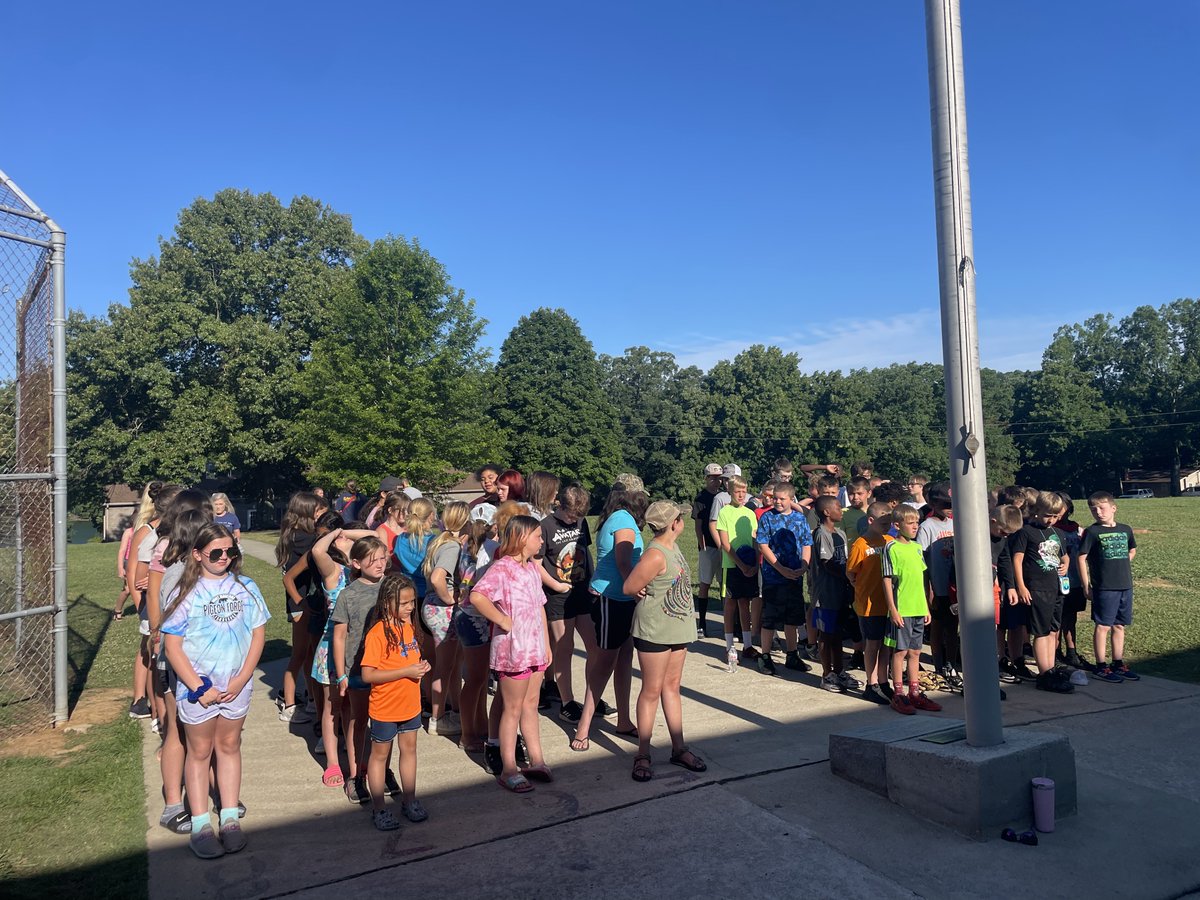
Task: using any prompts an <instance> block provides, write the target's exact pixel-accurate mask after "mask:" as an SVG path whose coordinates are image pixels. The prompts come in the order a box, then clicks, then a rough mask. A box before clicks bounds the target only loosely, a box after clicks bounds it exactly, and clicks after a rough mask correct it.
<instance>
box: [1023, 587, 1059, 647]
mask: <svg viewBox="0 0 1200 900" xmlns="http://www.w3.org/2000/svg"><path fill="white" fill-rule="evenodd" d="M1029 595H1030V596H1031V597H1032V598H1033V602H1032V603H1031V604H1030V605H1029V633H1030V634H1031V635H1033V636H1034V637H1046V636H1047V635H1048V634H1051V633H1052V632H1055V631H1058V630H1059V628H1061V627H1062V610H1063V595H1062V593H1061V592H1060V591H1030V592H1029Z"/></svg>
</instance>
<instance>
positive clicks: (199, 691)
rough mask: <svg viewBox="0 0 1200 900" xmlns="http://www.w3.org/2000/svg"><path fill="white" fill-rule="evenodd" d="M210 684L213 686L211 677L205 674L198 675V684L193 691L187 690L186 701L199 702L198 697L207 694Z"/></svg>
mask: <svg viewBox="0 0 1200 900" xmlns="http://www.w3.org/2000/svg"><path fill="white" fill-rule="evenodd" d="M212 686H213V683H212V679H211V678H209V677H208V676H207V675H201V676H200V686H199V687H197V688H196V689H195V690H194V691H188V695H187V698H188V703H199V702H200V698H201V697H203V696H204V695H205V694H207V693H208V692H209V690H211V689H212Z"/></svg>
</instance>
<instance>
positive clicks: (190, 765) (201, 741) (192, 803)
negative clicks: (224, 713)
mask: <svg viewBox="0 0 1200 900" xmlns="http://www.w3.org/2000/svg"><path fill="white" fill-rule="evenodd" d="M220 718H221V717H220V716H213V718H211V719H209V720H208V721H207V722H201V723H200V724H199V725H185V726H184V727H183V733H184V739H185V740H186V741H187V761H186V762H185V763H184V767H183V772H184V779H185V780H186V782H187V799H188V812H189V813H190V814H191V815H193V816H206V815H208V811H209V806H210V805H211V804H210V801H209V796H208V772H209V769H210V768H211V765H212V753H213V743H214V741H215V740H216V734H217V722H218V721H219V720H220ZM234 803H235V804H236V803H237V801H236V800H234Z"/></svg>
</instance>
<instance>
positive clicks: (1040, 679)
mask: <svg viewBox="0 0 1200 900" xmlns="http://www.w3.org/2000/svg"><path fill="white" fill-rule="evenodd" d="M1034 686H1035V687H1037V689H1038V690H1039V691H1050V692H1051V693H1053V694H1070V693H1072V692H1073V691H1074V690H1075V685H1073V684H1071V680H1070V679H1069V678H1063V677H1062V675H1060V674H1059V673H1058V672H1055V671H1053V670H1051V671H1049V672H1042V673H1041V674H1040V675H1038V676H1037V678H1036V680H1035V682H1034Z"/></svg>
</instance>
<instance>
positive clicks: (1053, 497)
mask: <svg viewBox="0 0 1200 900" xmlns="http://www.w3.org/2000/svg"><path fill="white" fill-rule="evenodd" d="M1066 508H1067V504H1066V503H1064V502H1063V498H1062V497H1060V496H1058V494H1056V493H1054V492H1053V491H1038V495H1037V500H1036V501H1035V502H1034V504H1033V514H1034V515H1035V516H1039V517H1040V516H1056V515H1058V514H1059V513H1060V512H1062V511H1063V510H1064V509H1066Z"/></svg>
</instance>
